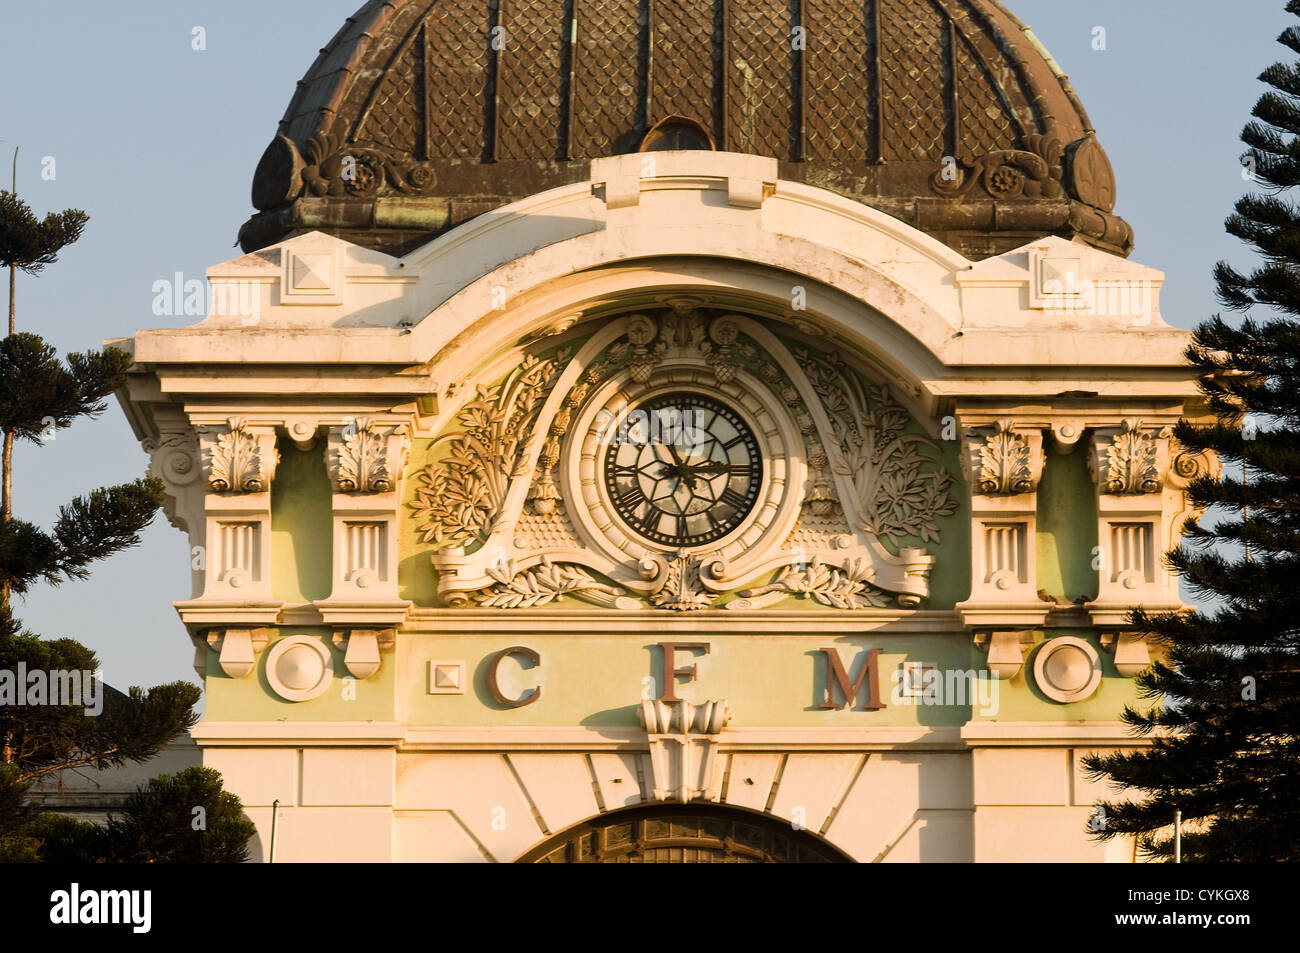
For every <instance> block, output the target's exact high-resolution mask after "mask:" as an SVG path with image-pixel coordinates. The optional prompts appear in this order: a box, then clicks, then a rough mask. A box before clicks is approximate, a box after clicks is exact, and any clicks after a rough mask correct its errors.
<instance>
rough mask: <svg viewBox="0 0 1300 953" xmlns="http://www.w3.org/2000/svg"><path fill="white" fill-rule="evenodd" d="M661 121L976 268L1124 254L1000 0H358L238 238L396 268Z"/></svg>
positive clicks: (627, 146)
mask: <svg viewBox="0 0 1300 953" xmlns="http://www.w3.org/2000/svg"><path fill="white" fill-rule="evenodd" d="M665 121H667V126H668V127H670V128H664V124H665ZM656 126H659V127H660V129H661V130H662V131H663V132H665V133H666V137H667V140H668V143H667V144H668V145H670V146H671V145H674V144H675V146H676V147H679V148H680V147H682V145H683V144H685V145H687V146H691V147H702V148H717V149H720V150H724V151H729V152H747V153H754V154H759V155H767V156H774V157H775V158H777V159H778V160H780V167H781V176H782V178H785V179H791V180H795V181H801V182H805V183H808V184H810V185H815V186H820V187H822V188H826V189H829V190H831V191H834V192H837V193H839V194H841V195H845V196H848V197H850V198H852V199H855V200H857V201H860V202H863V203H865V204H867V205H870V206H873V207H875V208H878V209H881V210H882V211H885V212H888V213H889V214H891V215H894V216H896V217H898V218H900V219H903V220H904V221H907V222H908V223H910V224H912V225H915V226H916V227H918V228H920V229H922V230H924V231H926V232H929V233H930V234H932V235H934V236H935V237H937V238H939V239H940V240H942V241H944V242H946V243H948V244H949V245H951V246H952V247H954V248H956V249H957V250H959V251H961V252H962V253H964V254H966V255H967V256H969V257H971V258H983V257H986V256H989V255H994V254H1000V253H1002V252H1004V251H1007V250H1009V249H1011V248H1014V247H1016V246H1018V245H1021V244H1023V243H1025V242H1028V241H1031V240H1033V239H1035V238H1040V237H1042V236H1045V235H1052V234H1054V235H1061V236H1064V237H1067V238H1072V237H1082V238H1083V239H1085V240H1087V241H1089V242H1091V243H1092V244H1095V245H1097V246H1098V247H1101V248H1104V249H1106V250H1109V251H1114V252H1118V253H1120V254H1127V253H1128V251H1129V249H1130V248H1131V246H1132V231H1131V229H1130V228H1129V226H1128V224H1127V223H1126V222H1124V220H1123V219H1121V218H1118V217H1116V216H1115V215H1114V214H1112V209H1113V208H1114V203H1115V182H1114V176H1113V174H1112V172H1111V168H1110V163H1109V161H1108V160H1107V158H1106V154H1105V152H1104V151H1103V150H1102V148H1101V146H1100V145H1099V144H1098V143H1097V139H1096V136H1095V134H1094V132H1093V130H1092V127H1091V124H1090V122H1089V120H1088V116H1087V114H1086V113H1085V112H1084V109H1083V106H1082V105H1081V104H1080V103H1079V100H1078V98H1077V97H1076V96H1075V94H1074V91H1073V90H1072V89H1071V88H1070V85H1069V82H1068V81H1067V79H1066V77H1065V76H1064V75H1063V74H1062V73H1061V71H1060V70H1059V68H1058V67H1057V66H1056V64H1055V63H1054V62H1053V61H1052V59H1051V57H1050V56H1049V55H1048V53H1047V51H1046V50H1044V49H1043V47H1042V45H1041V44H1040V43H1039V42H1038V40H1037V39H1036V38H1035V37H1034V36H1033V34H1032V33H1030V32H1029V30H1028V28H1027V27H1025V26H1024V25H1023V24H1021V23H1020V21H1019V20H1017V19H1016V18H1015V17H1014V16H1013V15H1012V14H1011V13H1010V12H1008V11H1007V10H1006V9H1005V8H1004V7H1003V6H1002V5H1001V4H1000V3H998V2H996V0H744V2H737V0H460V2H450V0H371V2H369V3H367V4H366V5H365V6H363V7H362V8H361V9H360V10H359V11H358V12H357V13H356V14H355V15H354V16H352V17H350V18H349V19H348V21H347V22H346V23H345V24H344V26H343V29H342V30H340V31H339V32H338V34H337V35H336V36H335V37H334V39H333V40H331V41H330V43H329V45H327V46H326V47H325V48H324V49H323V50H322V51H321V53H320V56H319V57H317V59H316V62H315V63H314V64H313V65H312V67H311V69H310V70H308V71H307V75H306V76H305V77H304V78H303V79H302V80H301V82H299V84H298V89H297V91H296V92H295V93H294V96H293V99H292V101H291V102H290V103H289V108H288V110H287V111H286V113H285V115H284V118H283V119H282V120H281V122H280V129H279V134H278V135H277V136H276V138H275V139H274V140H273V141H272V143H271V145H270V146H269V147H268V148H267V151H266V153H265V155H264V156H263V158H262V161H261V163H260V164H259V166H258V169H257V173H256V176H255V178H254V182H253V204H254V205H255V206H256V207H257V208H258V209H259V212H258V213H257V214H256V215H254V216H253V217H252V218H251V219H250V220H249V221H248V222H247V223H246V224H245V225H244V227H243V228H242V229H241V231H240V240H241V243H242V244H243V246H244V248H245V249H246V250H253V249H256V248H260V247H264V246H266V245H268V244H272V243H274V242H277V241H280V240H282V239H283V238H285V237H288V236H289V235H292V234H295V233H297V232H300V231H304V230H308V229H313V228H315V229H321V230H323V231H327V232H332V233H334V234H337V235H340V236H342V237H345V238H347V239H349V240H350V241H354V242H357V243H358V244H362V245H367V246H370V247H373V248H378V249H382V250H385V251H390V252H397V253H402V252H405V251H406V250H409V249H410V248H412V247H415V246H417V245H419V244H422V243H423V242H425V241H428V240H430V239H431V238H433V237H434V236H436V235H437V234H439V233H440V232H441V231H444V230H445V229H447V228H449V227H452V226H454V225H456V224H458V223H460V222H462V221H464V220H465V219H467V218H470V217H473V216H474V215H477V214H480V213H482V212H484V211H487V210H489V209H491V208H495V207H498V206H500V205H503V204H506V203H508V202H511V201H514V200H516V199H520V198H523V197H525V196H527V195H531V194H534V193H537V192H540V191H543V190H545V189H548V188H553V187H555V186H558V185H563V184H566V183H571V182H577V181H582V180H583V179H584V178H586V176H587V173H588V168H587V162H586V161H585V160H589V159H592V158H595V157H599V156H607V155H614V154H617V153H624V152H635V151H637V150H638V149H639V148H642V147H644V146H648V145H649V144H648V143H647V142H646V140H647V134H648V133H650V132H651V131H652V130H653V129H654V128H655V127H656ZM650 138H654V137H650ZM660 147H663V144H661V146H660Z"/></svg>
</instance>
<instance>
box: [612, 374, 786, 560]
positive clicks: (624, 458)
mask: <svg viewBox="0 0 1300 953" xmlns="http://www.w3.org/2000/svg"><path fill="white" fill-rule="evenodd" d="M609 440H610V442H609V448H608V450H607V451H606V452H605V486H606V489H607V490H608V491H609V496H610V499H611V501H612V502H613V504H614V509H615V510H616V511H617V512H618V515H619V517H620V518H621V519H622V520H623V522H624V523H626V524H627V526H628V527H629V528H630V529H632V530H633V531H634V532H635V533H637V534H638V535H639V536H641V537H643V538H645V539H648V540H650V541H651V542H655V543H661V544H664V545H668V546H700V545H703V544H706V543H711V542H713V541H715V540H718V539H721V538H722V537H724V536H726V535H727V534H728V533H730V532H731V531H732V530H733V529H735V528H736V527H737V526H739V525H740V524H741V523H742V522H744V519H745V517H746V516H748V515H749V512H750V510H752V509H753V508H754V503H755V501H756V500H757V499H758V491H759V485H760V483H761V478H762V461H761V457H760V455H759V449H758V441H757V440H755V439H754V434H753V432H752V431H751V430H750V428H749V426H748V425H747V424H746V423H745V421H744V419H743V418H742V417H741V416H740V415H739V414H738V413H736V411H734V410H733V409H731V408H730V407H728V406H727V405H725V404H723V403H722V402H721V401H717V400H713V399H712V398H709V397H705V396H703V395H699V394H665V395H662V396H660V397H655V398H652V399H650V400H648V401H646V402H644V403H642V404H641V405H640V406H638V407H637V408H635V409H634V410H632V411H631V412H630V413H628V414H627V415H626V426H625V427H624V426H621V425H620V426H618V427H617V429H616V430H612V433H611V436H610V438H609Z"/></svg>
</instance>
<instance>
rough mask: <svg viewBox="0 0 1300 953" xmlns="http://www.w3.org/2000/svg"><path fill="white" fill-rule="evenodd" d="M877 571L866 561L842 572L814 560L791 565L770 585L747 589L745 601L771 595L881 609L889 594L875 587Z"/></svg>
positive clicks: (743, 594)
mask: <svg viewBox="0 0 1300 953" xmlns="http://www.w3.org/2000/svg"><path fill="white" fill-rule="evenodd" d="M874 575H875V569H874V568H873V567H872V566H871V564H870V562H868V561H867V560H865V559H852V560H849V562H848V563H847V564H846V565H845V566H844V567H843V568H842V569H841V568H839V567H836V566H828V565H826V564H825V563H823V562H822V561H821V560H820V559H814V560H813V561H812V562H811V563H808V564H807V565H805V566H803V567H795V566H789V567H787V568H786V569H784V570H782V572H781V575H779V576H777V577H776V579H775V580H773V581H772V583H771V584H770V585H766V586H760V587H758V588H756V589H746V590H744V591H743V592H741V593H740V596H741V598H744V599H752V598H753V597H755V596H761V595H764V594H766V593H769V592H787V593H789V594H790V595H794V596H801V597H803V598H807V599H812V600H813V601H814V602H817V603H820V604H821V605H824V606H829V607H830V608H832V609H873V608H874V609H878V608H881V607H882V606H885V605H887V604H888V602H889V595H888V594H887V593H885V592H883V591H881V590H880V589H877V588H876V587H875V586H872V585H871V578H872V576H874Z"/></svg>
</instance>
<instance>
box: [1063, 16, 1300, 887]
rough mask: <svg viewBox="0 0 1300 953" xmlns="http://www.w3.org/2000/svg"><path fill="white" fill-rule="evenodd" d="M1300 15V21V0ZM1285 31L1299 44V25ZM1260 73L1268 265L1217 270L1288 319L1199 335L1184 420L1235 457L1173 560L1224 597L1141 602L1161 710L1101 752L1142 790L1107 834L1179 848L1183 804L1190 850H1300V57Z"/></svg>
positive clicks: (1254, 229) (1258, 855) (1259, 159)
mask: <svg viewBox="0 0 1300 953" xmlns="http://www.w3.org/2000/svg"><path fill="white" fill-rule="evenodd" d="M1286 9H1287V11H1288V12H1289V13H1291V14H1293V15H1296V16H1298V17H1300V0H1290V2H1289V3H1288V4H1287V6H1286ZM1279 42H1280V43H1282V45H1284V46H1286V47H1287V48H1288V49H1289V50H1291V51H1292V52H1293V53H1296V54H1300V25H1294V26H1291V27H1289V28H1288V29H1287V30H1286V31H1285V32H1283V34H1282V35H1281V36H1280V37H1279ZM1260 80H1261V81H1263V82H1264V83H1266V84H1268V85H1269V86H1270V87H1272V88H1271V89H1270V90H1268V91H1266V92H1265V93H1264V94H1263V95H1262V96H1261V97H1260V99H1259V101H1258V102H1257V103H1256V105H1255V109H1254V112H1253V115H1254V117H1255V118H1254V120H1253V121H1251V122H1250V123H1249V124H1248V125H1247V126H1246V127H1245V129H1244V131H1243V132H1242V140H1243V141H1244V142H1245V143H1246V145H1247V146H1248V147H1249V148H1248V151H1247V152H1246V154H1245V156H1244V157H1243V160H1242V161H1243V164H1244V165H1245V167H1246V168H1247V169H1248V170H1250V171H1252V172H1253V174H1254V177H1255V180H1256V182H1257V183H1258V184H1260V185H1262V186H1263V188H1264V194H1250V195H1246V196H1244V197H1243V198H1242V199H1240V200H1239V201H1238V202H1237V204H1236V212H1235V214H1233V215H1232V216H1230V217H1229V218H1228V220H1227V223H1226V227H1227V230H1228V232H1229V233H1230V234H1232V235H1234V236H1236V237H1237V238H1240V239H1241V240H1242V241H1244V242H1246V243H1247V244H1248V245H1250V246H1251V247H1252V248H1253V250H1254V251H1255V252H1256V253H1257V254H1258V255H1259V256H1260V258H1261V259H1262V261H1261V263H1260V264H1259V265H1258V267H1256V268H1254V269H1253V270H1251V271H1250V272H1249V273H1241V272H1239V271H1237V270H1236V269H1234V268H1233V267H1232V266H1230V265H1228V264H1227V263H1220V264H1219V265H1218V266H1217V267H1216V269H1215V278H1216V281H1217V285H1218V298H1219V301H1220V304H1222V305H1223V306H1224V307H1225V308H1228V309H1230V310H1238V311H1247V310H1248V309H1251V308H1253V307H1255V306H1260V307H1263V308H1266V309H1268V310H1269V311H1270V312H1271V314H1269V315H1266V316H1264V317H1261V318H1255V317H1251V316H1245V317H1244V319H1243V320H1242V321H1241V322H1240V325H1239V326H1237V327H1233V326H1232V325H1231V324H1229V323H1228V322H1227V321H1224V320H1223V319H1222V318H1221V317H1215V318H1213V319H1211V320H1209V321H1206V322H1204V323H1203V324H1201V325H1200V326H1199V327H1198V328H1197V329H1196V331H1195V332H1194V335H1193V338H1192V342H1191V344H1190V345H1189V347H1188V349H1187V357H1188V359H1189V360H1190V361H1191V363H1192V364H1193V366H1194V367H1195V369H1196V372H1197V374H1198V377H1199V381H1200V388H1201V391H1202V393H1203V394H1204V395H1205V398H1206V403H1207V406H1208V409H1209V411H1211V412H1212V413H1213V414H1214V415H1215V416H1216V417H1217V421H1216V422H1215V423H1214V424H1213V425H1206V426H1202V425H1196V424H1194V423H1192V422H1189V421H1186V420H1184V421H1181V422H1180V423H1179V425H1178V426H1177V428H1176V429H1175V437H1176V438H1177V439H1178V440H1179V441H1180V442H1181V443H1183V444H1184V445H1185V446H1186V447H1188V448H1189V449H1190V450H1193V451H1207V452H1209V453H1212V454H1214V455H1216V456H1217V457H1218V459H1219V461H1220V462H1221V464H1222V465H1223V471H1222V474H1221V476H1220V477H1219V478H1217V479H1215V478H1212V477H1209V476H1206V477H1202V478H1199V479H1197V480H1195V481H1193V482H1192V484H1191V486H1190V487H1189V489H1188V494H1189V497H1190V499H1191V501H1192V502H1193V503H1194V504H1195V505H1196V506H1197V507H1203V508H1206V509H1207V513H1206V515H1205V516H1204V517H1202V518H1201V519H1194V520H1189V521H1188V524H1187V526H1186V532H1187V537H1186V539H1185V541H1184V543H1183V545H1182V546H1181V547H1179V548H1178V549H1176V550H1174V551H1173V552H1171V553H1170V554H1169V555H1168V557H1167V559H1168V562H1169V564H1170V566H1171V568H1173V569H1174V570H1175V571H1177V572H1178V573H1179V574H1180V575H1181V576H1182V578H1183V580H1184V581H1185V582H1186V583H1187V584H1188V586H1189V587H1190V589H1191V591H1192V592H1193V593H1195V594H1196V595H1198V596H1201V597H1205V598H1206V601H1207V603H1208V604H1207V605H1206V606H1204V607H1202V608H1201V609H1199V610H1198V611H1196V612H1194V613H1190V614H1180V613H1147V612H1143V611H1136V612H1134V613H1133V615H1132V617H1131V622H1132V624H1133V625H1134V626H1135V627H1136V628H1138V629H1140V630H1142V631H1145V632H1147V633H1148V634H1149V637H1150V638H1152V639H1154V640H1156V641H1157V643H1158V644H1160V645H1163V646H1164V647H1165V648H1166V653H1165V654H1166V657H1165V658H1164V659H1163V660H1161V661H1157V662H1156V663H1154V664H1153V665H1152V666H1151V668H1150V669H1148V670H1147V672H1145V673H1143V674H1142V675H1141V676H1139V677H1138V685H1139V687H1140V689H1141V691H1142V693H1143V695H1144V696H1145V697H1147V698H1149V699H1152V700H1153V701H1154V702H1155V705H1154V706H1153V707H1152V708H1150V709H1149V710H1143V711H1138V710H1135V709H1134V708H1133V707H1131V706H1130V707H1129V708H1127V709H1126V710H1125V712H1124V715H1123V717H1124V720H1125V721H1126V722H1127V723H1128V724H1129V725H1130V726H1131V727H1132V728H1133V729H1135V730H1136V731H1137V732H1140V733H1142V734H1145V735H1148V736H1149V737H1150V738H1151V747H1150V748H1148V749H1143V750H1138V751H1135V752H1132V753H1119V754H1112V755H1108V756H1093V757H1090V758H1087V759H1085V761H1084V764H1085V767H1086V768H1088V769H1090V770H1091V771H1092V772H1093V776H1094V777H1097V778H1107V779H1109V780H1111V781H1112V782H1113V783H1115V784H1116V785H1117V786H1123V787H1126V788H1128V789H1129V790H1127V791H1125V792H1124V794H1123V796H1122V797H1121V798H1119V799H1117V800H1116V801H1115V802H1109V803H1104V804H1102V805H1100V807H1101V811H1099V812H1098V814H1097V816H1096V817H1097V818H1100V819H1101V823H1100V824H1098V823H1096V820H1095V819H1094V823H1093V824H1092V827H1093V828H1094V829H1096V828H1100V830H1099V832H1098V836H1099V837H1101V838H1103V839H1105V838H1110V837H1114V836H1116V835H1119V834H1132V835H1136V836H1137V838H1138V842H1139V845H1140V847H1141V848H1143V849H1145V850H1146V851H1149V852H1151V853H1152V854H1154V855H1155V856H1156V857H1162V858H1168V857H1170V856H1171V855H1172V853H1173V849H1174V848H1173V833H1172V824H1173V821H1174V812H1175V810H1178V811H1181V814H1182V819H1183V822H1184V824H1185V825H1186V827H1185V830H1184V834H1183V838H1182V852H1183V859H1184V860H1186V861H1231V860H1238V861H1265V860H1291V861H1294V860H1300V322H1298V321H1297V317H1300V206H1298V205H1297V203H1296V201H1295V196H1296V193H1295V192H1294V191H1293V190H1294V189H1295V187H1296V186H1297V185H1300V62H1293V63H1290V64H1284V63H1278V64H1275V65H1273V66H1270V67H1269V68H1268V69H1266V70H1265V71H1264V72H1263V73H1262V74H1261V75H1260Z"/></svg>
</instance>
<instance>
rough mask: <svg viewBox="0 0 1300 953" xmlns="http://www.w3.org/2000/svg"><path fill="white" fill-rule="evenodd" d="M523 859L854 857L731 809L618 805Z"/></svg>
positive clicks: (786, 860)
mask: <svg viewBox="0 0 1300 953" xmlns="http://www.w3.org/2000/svg"><path fill="white" fill-rule="evenodd" d="M518 863H521V864H795V863H833V864H846V863H853V859H852V858H851V857H848V856H847V855H845V854H844V853H842V852H841V851H839V850H836V849H835V848H834V847H832V846H831V845H830V844H828V843H826V842H825V841H824V840H822V839H821V838H820V837H817V836H816V835H814V834H810V833H808V832H807V831H797V830H795V829H794V828H792V827H791V826H790V825H789V824H786V823H783V822H781V821H778V820H776V819H775V818H772V817H768V816H767V815H765V814H757V813H754V812H752V811H745V810H740V809H738V808H733V807H720V806H717V805H710V804H659V805H655V806H654V807H636V808H630V809H628V810H622V811H614V812H612V813H610V814H604V815H601V816H600V817H594V818H592V819H591V820H588V821H584V822H582V823H581V824H578V825H575V826H574V827H571V828H569V829H568V830H567V831H563V832H561V833H560V834H557V835H556V836H555V837H552V838H551V839H550V840H548V841H545V842H544V843H542V844H539V845H538V846H536V847H534V848H533V849H532V850H530V851H528V852H527V853H525V854H524V855H523V856H522V857H520V858H519V860H518Z"/></svg>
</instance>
